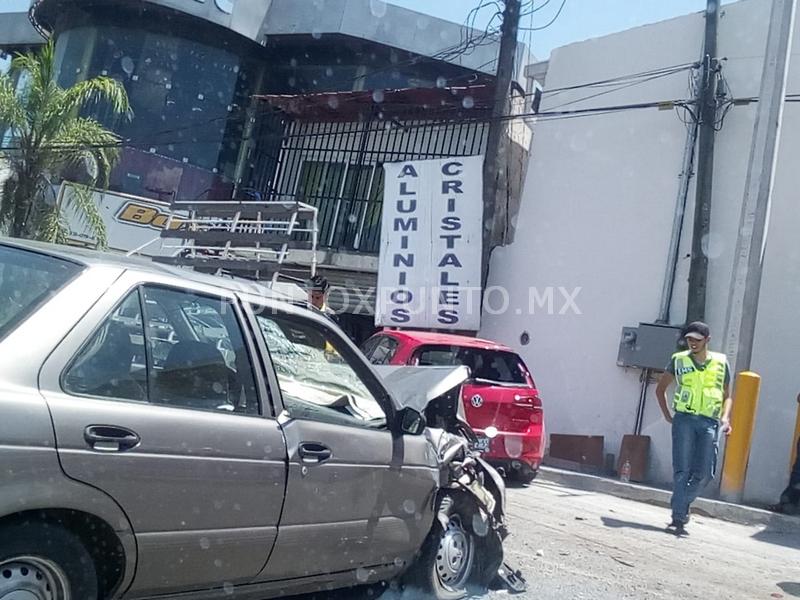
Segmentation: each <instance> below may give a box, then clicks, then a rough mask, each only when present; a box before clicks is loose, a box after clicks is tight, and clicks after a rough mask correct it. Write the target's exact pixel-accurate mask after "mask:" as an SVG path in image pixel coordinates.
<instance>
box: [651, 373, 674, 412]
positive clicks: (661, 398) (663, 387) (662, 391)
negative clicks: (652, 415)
mask: <svg viewBox="0 0 800 600" xmlns="http://www.w3.org/2000/svg"><path fill="white" fill-rule="evenodd" d="M674 380H675V376H674V375H673V374H672V373H669V372H667V371H665V372H664V373H662V374H661V377H659V378H658V385H656V398H658V406H659V407H660V408H661V412H662V413H664V418H665V419H666V420H667V423H672V413H670V412H669V406H668V405H667V388H668V387H669V386H670V384H671V383H672V382H673V381H674Z"/></svg>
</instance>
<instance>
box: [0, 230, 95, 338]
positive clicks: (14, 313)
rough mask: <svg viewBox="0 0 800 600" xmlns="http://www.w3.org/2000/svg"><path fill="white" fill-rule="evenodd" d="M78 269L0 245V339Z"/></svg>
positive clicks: (45, 257)
mask: <svg viewBox="0 0 800 600" xmlns="http://www.w3.org/2000/svg"><path fill="white" fill-rule="evenodd" d="M80 271H81V267H80V266H79V265H77V264H75V263H72V262H67V261H65V260H60V259H58V258H53V257H51V256H45V255H42V254H36V253H34V252H29V251H26V250H20V249H17V248H12V247H10V246H0V339H2V338H3V337H5V336H6V335H8V333H10V332H11V331H12V330H13V329H15V328H16V327H17V326H18V325H19V324H20V323H22V321H24V320H25V318H26V317H28V316H29V315H30V314H31V313H32V312H33V311H34V310H36V309H37V308H38V307H39V306H40V305H41V304H43V303H44V302H46V301H47V300H48V298H50V297H52V296H53V295H54V294H55V293H56V292H57V291H58V290H60V289H61V288H62V287H63V286H64V284H66V283H67V282H68V281H69V280H70V279H72V278H73V277H74V276H75V275H77V274H78V273H79V272H80Z"/></svg>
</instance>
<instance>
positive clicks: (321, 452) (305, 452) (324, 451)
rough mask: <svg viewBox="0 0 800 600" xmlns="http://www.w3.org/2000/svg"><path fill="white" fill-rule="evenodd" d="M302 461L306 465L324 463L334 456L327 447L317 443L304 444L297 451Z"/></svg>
mask: <svg viewBox="0 0 800 600" xmlns="http://www.w3.org/2000/svg"><path fill="white" fill-rule="evenodd" d="M297 453H298V454H299V455H300V460H302V461H303V462H304V463H312V464H313V463H317V464H318V463H323V462H325V461H326V460H328V459H329V458H330V457H331V456H333V452H331V449H330V448H328V447H327V446H323V445H322V444H319V443H317V442H303V443H302V444H300V446H299V447H298V449H297Z"/></svg>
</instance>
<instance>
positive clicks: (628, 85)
mask: <svg viewBox="0 0 800 600" xmlns="http://www.w3.org/2000/svg"><path fill="white" fill-rule="evenodd" d="M678 72H680V71H669V72H666V73H661V74H658V75H651V76H649V77H644V78H641V79H637V80H634V81H631V82H628V83H623V84H619V85H618V86H617V87H615V88H613V89H610V90H603V91H602V92H596V93H594V94H590V95H588V96H583V97H582V98H576V99H575V100H570V101H569V102H564V103H562V104H558V105H556V106H551V107H550V108H549V110H556V109H558V108H562V107H564V106H571V105H573V104H578V103H580V102H585V101H586V100H592V99H593V98H598V97H600V96H605V95H606V94H613V93H614V92H619V91H622V90H625V89H628V88H631V87H635V86H637V85H643V84H645V83H649V82H651V81H655V80H656V79H661V78H663V77H668V76H670V75H674V74H675V73H678Z"/></svg>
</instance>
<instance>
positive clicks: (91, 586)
mask: <svg viewBox="0 0 800 600" xmlns="http://www.w3.org/2000/svg"><path fill="white" fill-rule="evenodd" d="M15 592H17V593H20V595H22V594H25V593H26V592H27V593H28V594H30V595H31V597H34V598H39V597H41V598H47V600H64V599H67V598H69V599H70V600H97V599H98V596H99V587H98V579H97V569H96V568H95V565H94V562H93V561H92V558H91V556H90V555H89V552H88V551H87V550H86V548H85V547H84V545H83V544H82V543H81V542H80V540H79V539H78V538H77V537H75V536H74V535H73V534H71V533H70V532H68V531H66V530H65V529H63V528H62V527H59V526H57V525H50V524H48V523H41V522H35V521H24V522H21V523H16V524H13V525H8V526H0V598H4V597H6V596H13V595H14V593H15ZM25 597H27V596H25Z"/></svg>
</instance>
